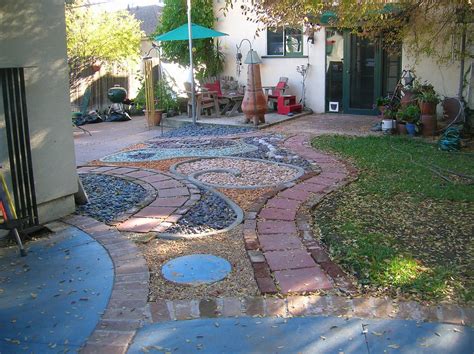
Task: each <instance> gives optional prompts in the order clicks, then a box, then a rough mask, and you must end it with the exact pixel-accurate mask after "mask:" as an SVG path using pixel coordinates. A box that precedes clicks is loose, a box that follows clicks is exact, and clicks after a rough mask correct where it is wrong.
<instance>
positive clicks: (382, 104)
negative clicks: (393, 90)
mask: <svg viewBox="0 0 474 354" xmlns="http://www.w3.org/2000/svg"><path fill="white" fill-rule="evenodd" d="M375 105H376V106H377V108H378V110H379V111H380V113H381V114H382V115H383V114H384V112H385V110H386V109H387V108H388V106H389V105H390V98H388V97H378V98H377V99H376V100H375Z"/></svg>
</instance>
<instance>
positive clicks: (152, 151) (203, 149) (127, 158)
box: [101, 140, 258, 162]
mask: <svg viewBox="0 0 474 354" xmlns="http://www.w3.org/2000/svg"><path fill="white" fill-rule="evenodd" d="M149 145H150V148H146V149H138V150H129V151H122V152H119V153H117V154H113V155H109V156H106V157H104V158H102V159H101V161H103V162H143V161H159V160H165V159H171V158H177V157H201V156H203V157H204V156H209V157H211V156H229V155H237V154H245V153H248V152H252V151H255V150H257V149H258V148H257V147H256V146H254V145H250V144H246V143H245V142H243V141H239V140H238V141H234V140H216V141H214V142H211V141H208V140H205V141H199V140H196V141H191V142H189V143H185V142H181V143H180V142H178V141H171V142H150V143H149Z"/></svg>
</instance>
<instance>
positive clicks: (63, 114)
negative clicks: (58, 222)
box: [0, 0, 77, 223]
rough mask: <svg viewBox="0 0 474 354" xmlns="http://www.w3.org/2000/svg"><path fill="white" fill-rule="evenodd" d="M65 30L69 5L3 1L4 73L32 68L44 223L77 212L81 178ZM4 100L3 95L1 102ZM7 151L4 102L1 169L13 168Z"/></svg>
mask: <svg viewBox="0 0 474 354" xmlns="http://www.w3.org/2000/svg"><path fill="white" fill-rule="evenodd" d="M65 31H66V29H65V22H64V0H43V1H30V0H2V1H1V2H0V53H1V55H0V68H12V67H25V68H26V69H25V81H26V97H27V104H28V117H29V126H30V137H31V149H32V160H33V174H34V178H35V188H36V193H37V202H38V209H39V210H38V211H39V219H40V222H41V223H44V222H47V221H49V220H53V219H56V218H58V217H61V216H64V215H67V214H69V213H71V212H73V211H74V208H75V206H74V198H73V194H74V193H75V192H76V191H77V173H76V167H75V156H74V142H73V135H72V126H71V109H70V105H69V83H68V68H67V62H66V32H65ZM0 91H1V88H0ZM2 97H3V96H1V94H0V101H2V100H3V99H2ZM7 149H8V147H7V143H6V133H5V116H4V110H3V102H2V104H1V105H0V164H1V165H3V166H5V167H7V169H8V165H9V162H8V150H7Z"/></svg>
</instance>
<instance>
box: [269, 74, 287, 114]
mask: <svg viewBox="0 0 474 354" xmlns="http://www.w3.org/2000/svg"><path fill="white" fill-rule="evenodd" d="M287 88H288V78H287V77H280V79H279V80H278V84H277V85H276V86H263V89H264V90H265V94H266V95H267V100H268V103H271V105H272V108H273V109H274V110H276V109H277V104H278V97H280V96H281V95H284V94H285V90H286V89H287Z"/></svg>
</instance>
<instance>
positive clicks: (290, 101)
mask: <svg viewBox="0 0 474 354" xmlns="http://www.w3.org/2000/svg"><path fill="white" fill-rule="evenodd" d="M277 105H278V114H284V115H287V114H288V113H295V112H301V110H302V109H303V106H302V105H300V104H297V103H296V96H292V95H282V96H279V97H278V103H277Z"/></svg>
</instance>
